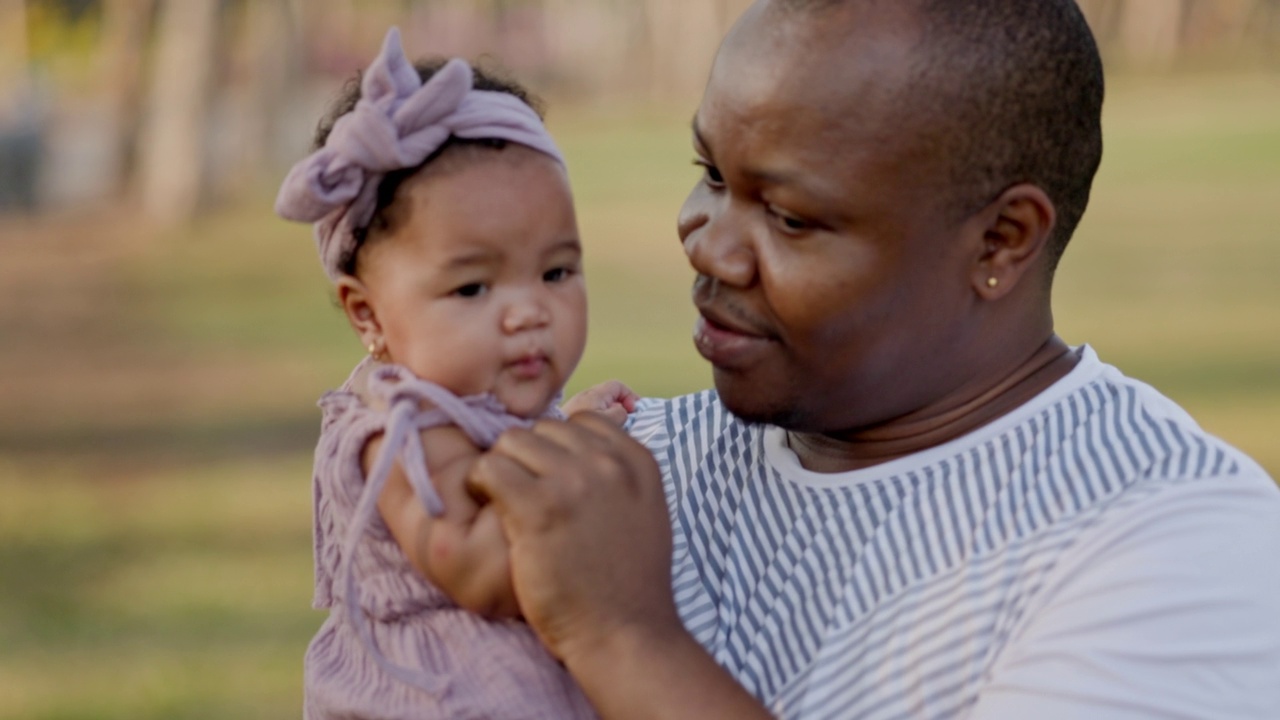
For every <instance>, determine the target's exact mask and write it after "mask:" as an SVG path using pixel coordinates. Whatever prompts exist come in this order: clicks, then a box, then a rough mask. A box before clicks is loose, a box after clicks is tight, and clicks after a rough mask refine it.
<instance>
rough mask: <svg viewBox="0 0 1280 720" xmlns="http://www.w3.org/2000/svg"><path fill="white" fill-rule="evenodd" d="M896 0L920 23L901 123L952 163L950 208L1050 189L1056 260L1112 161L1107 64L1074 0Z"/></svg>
mask: <svg viewBox="0 0 1280 720" xmlns="http://www.w3.org/2000/svg"><path fill="white" fill-rule="evenodd" d="M865 1H866V0H781V2H782V4H783V5H784V6H787V7H789V8H791V9H795V10H806V9H820V8H822V7H832V6H838V5H842V4H845V3H850V2H865ZM896 1H897V2H912V3H913V4H914V8H913V9H914V10H915V15H916V19H917V21H918V22H919V29H920V31H921V32H920V46H919V47H918V48H916V50H917V57H919V58H920V60H919V65H918V67H916V68H913V69H912V70H913V72H912V73H911V75H910V76H911V77H912V82H911V85H910V86H909V87H907V88H904V91H905V92H903V93H902V102H903V103H904V105H903V108H902V110H901V115H900V116H899V119H900V120H901V121H902V122H903V124H904V126H907V127H911V128H913V129H915V130H917V131H919V132H920V133H922V134H923V136H924V137H923V138H922V139H923V140H924V141H926V142H928V143H929V147H932V148H937V149H938V151H939V154H940V156H941V157H940V158H939V160H941V161H943V162H945V163H946V165H945V167H944V168H942V169H941V172H942V173H943V176H944V177H945V178H947V181H948V182H947V187H946V188H945V189H944V190H943V193H944V198H943V200H944V203H945V205H946V207H947V208H948V209H950V210H952V211H954V212H955V213H956V214H957V216H958V217H964V216H967V215H968V214H970V213H972V212H975V211H977V210H979V209H981V208H982V207H984V206H986V204H988V203H989V202H991V201H992V200H994V199H995V198H996V197H997V196H998V195H999V194H1000V193H1001V192H1003V191H1004V190H1006V189H1008V188H1009V187H1011V186H1013V185H1015V184H1017V183H1021V182H1027V183H1032V184H1034V185H1036V186H1038V187H1040V188H1041V189H1043V190H1044V191H1045V192H1046V193H1047V194H1048V195H1049V197H1050V199H1051V200H1052V201H1053V203H1054V205H1055V207H1056V208H1057V211H1058V219H1057V225H1056V227H1055V229H1054V231H1053V235H1052V237H1051V238H1050V239H1049V244H1048V248H1047V250H1048V252H1049V267H1050V269H1052V268H1054V267H1056V266H1057V262H1058V260H1059V258H1061V256H1062V252H1063V250H1064V249H1065V248H1066V245H1067V242H1068V240H1070V239H1071V235H1072V233H1074V232H1075V229H1076V225H1077V224H1079V222H1080V218H1081V216H1083V215H1084V210H1085V206H1086V205H1087V204H1088V202H1089V190H1090V188H1091V186H1092V184H1093V177H1094V174H1095V173H1096V172H1097V169H1098V164H1099V162H1101V159H1102V127H1101V115H1102V98H1103V89H1104V84H1103V76H1102V60H1101V58H1100V57H1099V55H1098V47H1097V44H1096V43H1095V42H1094V38H1093V33H1092V32H1091V31H1090V29H1089V25H1088V23H1087V22H1086V21H1085V18H1084V15H1083V14H1082V13H1081V12H1080V9H1079V7H1078V6H1077V5H1076V3H1075V0H896Z"/></svg>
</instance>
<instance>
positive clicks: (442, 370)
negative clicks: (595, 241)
mask: <svg viewBox="0 0 1280 720" xmlns="http://www.w3.org/2000/svg"><path fill="white" fill-rule="evenodd" d="M396 202H397V203H406V204H407V208H405V209H406V210H408V212H409V214H408V215H407V216H405V217H406V219H405V220H403V221H402V222H401V223H400V224H399V226H398V227H395V228H394V232H393V233H392V234H391V235H390V236H389V237H386V238H383V239H381V240H379V241H377V242H375V243H372V244H371V245H370V246H369V247H368V248H366V250H367V251H368V257H367V258H366V259H367V263H366V264H365V266H364V267H365V268H366V270H365V271H364V272H362V275H363V276H364V277H363V279H364V281H365V285H366V287H367V288H368V292H369V296H370V301H371V302H370V304H371V305H372V306H373V309H374V312H375V313H376V314H377V317H378V321H379V323H380V324H381V326H382V332H383V337H384V338H385V340H386V346H387V352H388V354H389V355H390V359H391V361H392V362H395V363H398V364H401V365H404V366H405V367H407V368H409V369H410V370H412V371H413V373H414V374H415V375H417V376H418V377H420V378H423V379H424V380H429V381H431V382H434V383H437V384H439V385H442V386H444V387H446V388H448V389H449V390H451V391H452V392H454V393H455V394H458V395H473V394H479V393H493V394H494V395H495V396H497V398H498V399H499V400H500V401H502V403H503V404H504V405H506V407H507V410H508V411H510V412H512V413H514V414H516V415H519V416H522V417H535V416H537V415H539V414H541V413H542V412H543V411H545V410H546V408H547V407H548V406H549V405H550V403H551V402H552V400H553V399H554V398H555V396H556V395H557V393H559V392H560V389H561V388H562V387H563V386H564V384H565V382H566V381H567V380H568V379H569V375H570V374H572V373H573V370H574V368H575V367H576V366H577V364H578V360H579V359H581V357H582V349H583V346H584V344H585V342H586V333H587V298H586V286H585V283H584V281H583V277H582V248H581V245H580V243H579V240H578V225H577V220H576V219H575V217H574V211H573V201H572V198H571V196H570V193H569V184H568V180H567V178H566V177H565V173H564V170H563V168H561V166H560V165H559V164H557V163H556V162H554V161H553V160H551V159H550V158H548V157H546V156H544V155H542V154H540V153H537V152H535V151H533V150H529V149H527V148H524V147H522V146H517V145H511V146H508V147H507V148H505V149H504V150H502V151H501V152H496V153H492V154H491V155H490V154H488V153H485V154H483V155H480V154H477V156H476V157H473V158H468V159H466V160H465V161H464V162H462V163H460V164H458V165H457V166H455V167H450V168H449V169H447V170H444V171H442V172H426V173H423V174H421V175H419V176H417V177H414V178H412V179H410V180H409V181H407V182H406V184H405V185H404V186H403V187H402V188H401V191H400V196H399V198H398V199H397V201H396Z"/></svg>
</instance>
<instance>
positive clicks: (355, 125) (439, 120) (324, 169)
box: [276, 27, 564, 280]
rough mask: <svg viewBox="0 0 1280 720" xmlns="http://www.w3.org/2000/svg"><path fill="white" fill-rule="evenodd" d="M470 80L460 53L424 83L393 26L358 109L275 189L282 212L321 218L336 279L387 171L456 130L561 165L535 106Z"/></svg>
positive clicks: (323, 251) (321, 245)
mask: <svg viewBox="0 0 1280 720" xmlns="http://www.w3.org/2000/svg"><path fill="white" fill-rule="evenodd" d="M472 81H473V76H472V72H471V66H470V65H468V64H467V63H466V61H464V60H459V59H456V58H455V59H453V60H450V61H449V62H448V63H446V64H445V66H444V67H442V68H440V70H439V71H437V72H436V73H435V75H433V76H432V77H431V79H430V80H428V81H427V82H426V83H425V84H424V83H423V82H422V80H421V78H420V77H419V76H418V71H417V70H415V69H414V67H413V64H412V63H410V62H409V60H408V58H406V57H405V55H404V50H403V49H402V48H401V46H400V31H399V30H397V29H396V28H394V27H393V28H391V29H390V30H388V31H387V37H386V39H385V40H383V43H382V52H381V53H380V54H379V55H378V57H377V59H375V60H374V61H373V64H371V65H370V66H369V69H368V70H366V71H365V73H364V77H363V78H362V79H361V81H360V101H359V102H358V103H356V106H355V109H354V110H352V111H351V112H350V113H348V114H346V115H343V116H342V117H341V118H339V119H338V121H337V122H335V123H334V125H333V130H332V131H331V132H330V133H329V137H328V139H327V140H326V141H325V144H324V147H322V148H320V149H319V150H317V151H315V152H314V153H312V154H311V155H309V156H307V157H306V158H304V159H303V160H302V161H300V162H299V163H298V164H297V165H294V166H293V169H292V170H290V171H289V175H288V176H287V177H286V178H285V179H284V183H283V184H282V185H281V186H280V194H279V195H278V196H277V197H276V213H277V214H278V215H280V216H281V217H283V218H285V219H287V220H297V221H299V222H314V223H316V226H315V235H316V246H317V248H318V249H319V251H320V261H321V263H323V264H324V269H325V273H326V274H328V276H329V279H330V280H337V279H338V278H339V277H340V276H341V275H342V267H341V266H342V260H343V258H344V257H347V256H349V255H350V253H351V252H353V251H354V250H355V247H356V238H355V234H354V233H355V231H356V230H357V229H359V228H361V227H364V226H365V225H367V224H368V223H369V221H370V220H371V219H372V218H373V212H374V209H375V206H376V203H377V191H378V183H379V182H381V180H382V178H383V176H384V175H386V174H387V173H388V172H391V171H393V170H400V169H403V168H410V167H414V166H416V165H418V164H419V163H421V162H422V161H423V160H426V159H427V157H429V156H430V155H431V154H432V153H434V152H435V151H436V150H437V149H439V148H440V146H441V145H443V144H444V143H445V141H447V140H448V139H449V137H450V136H451V135H452V136H455V137H459V138H468V139H481V138H494V139H501V140H508V141H511V142H515V143H519V144H521V145H525V146H527V147H530V148H533V149H534V150H538V151H540V152H543V153H546V154H547V155H550V156H551V157H552V158H554V159H555V160H556V161H557V162H559V163H560V164H561V165H563V164H564V157H563V156H561V155H560V151H559V150H558V149H557V148H556V145H555V142H554V141H552V139H551V136H550V135H549V134H548V133H547V130H546V128H545V127H544V126H543V124H542V119H541V118H539V117H538V114H537V113H536V112H534V110H533V108H531V107H529V106H528V105H526V104H525V103H524V102H523V101H522V100H520V98H517V97H515V96H514V95H511V94H508V93H504V92H492V91H487V90H475V89H473V88H472Z"/></svg>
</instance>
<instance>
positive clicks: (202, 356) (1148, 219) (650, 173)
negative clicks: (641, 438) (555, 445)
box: [0, 78, 1280, 720]
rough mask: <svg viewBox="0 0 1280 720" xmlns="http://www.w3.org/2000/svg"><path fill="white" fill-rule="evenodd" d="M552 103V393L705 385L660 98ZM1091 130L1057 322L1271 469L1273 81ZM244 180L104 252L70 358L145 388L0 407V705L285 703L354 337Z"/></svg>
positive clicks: (1141, 86) (1277, 452) (678, 186)
mask: <svg viewBox="0 0 1280 720" xmlns="http://www.w3.org/2000/svg"><path fill="white" fill-rule="evenodd" d="M552 118H553V123H554V130H555V131H556V132H557V134H558V137H559V138H560V140H561V141H562V143H563V145H564V148H565V151H566V153H567V154H568V156H569V159H570V162H571V166H572V168H573V171H572V174H573V180H574V184H575V188H576V192H577V196H578V199H579V202H580V213H581V223H582V227H583V232H584V236H585V238H586V245H587V267H588V282H589V286H590V293H591V303H592V319H591V339H590V342H589V348H588V351H587V355H586V357H585V359H584V361H583V364H582V366H581V368H580V371H579V373H578V375H577V377H575V379H574V381H573V384H572V385H571V387H570V389H571V390H572V389H575V388H580V387H582V386H584V385H587V384H590V383H593V382H596V381H599V380H602V379H605V378H609V377H618V378H621V379H623V380H626V381H627V382H629V383H631V384H632V385H633V386H634V387H636V388H637V389H638V390H640V391H641V392H642V393H644V394H651V395H671V394H675V393H679V392H684V391H688V390H692V389H696V388H700V387H705V386H706V385H707V384H708V383H709V373H708V371H707V368H706V367H705V364H704V363H703V362H702V361H701V360H699V359H698V358H697V356H696V354H695V353H694V352H693V349H692V347H691V343H690V341H689V333H690V328H691V325H692V322H693V317H694V316H693V312H692V310H691V308H690V306H689V303H688V295H687V293H688V287H689V281H690V278H691V276H690V273H689V271H688V269H687V267H686V265H685V262H684V259H683V256H682V253H681V251H680V248H679V246H678V244H677V242H676V239H675V231H674V225H675V220H674V218H675V215H676V212H677V210H678V208H679V205H680V203H681V201H682V199H683V197H684V193H685V192H686V190H687V188H688V187H689V186H690V185H691V184H692V182H693V181H694V180H695V178H696V176H697V173H696V171H695V170H694V169H693V168H692V167H690V166H689V159H690V157H691V151H690V150H689V142H688V128H687V123H688V121H687V112H683V113H674V114H669V115H657V116H649V117H646V118H614V119H601V118H598V117H597V118H593V117H589V116H585V115H572V114H569V115H567V116H565V117H563V118H560V117H559V116H558V115H555V114H553V116H552ZM1106 133H1107V150H1106V157H1105V159H1104V163H1103V168H1102V171H1101V174H1100V176H1099V179H1098V183H1097V186H1096V189H1095V193H1094V200H1093V203H1092V206H1091V209H1090V211H1089V214H1088V215H1087V217H1086V220H1085V222H1084V224H1083V225H1082V227H1081V229H1080V231H1079V233H1078V235H1077V238H1076V239H1075V240H1074V241H1073V246H1072V247H1071V248H1070V250H1069V251H1068V254H1067V257H1066V259H1065V260H1064V263H1063V266H1062V268H1061V270H1060V272H1059V282H1058V290H1057V298H1056V308H1057V318H1058V324H1059V327H1060V329H1061V332H1062V334H1063V335H1064V336H1065V337H1066V338H1067V339H1068V340H1069V341H1071V342H1088V343H1090V344H1092V345H1093V346H1094V347H1095V348H1097V350H1098V351H1099V353H1100V354H1101V355H1102V356H1103V358H1104V359H1106V360H1109V361H1111V362H1113V363H1114V364H1116V365H1118V366H1119V367H1120V368H1121V369H1122V370H1124V371H1125V372H1126V373H1128V374H1130V375H1132V376H1135V377H1138V378H1141V379H1143V380H1146V381H1148V382H1150V383H1152V384H1153V385H1155V386H1156V387H1157V388H1159V389H1160V390H1162V391H1163V392H1165V393H1166V394H1168V395H1170V396H1171V397H1173V398H1174V399H1175V400H1177V401H1179V402H1180V403H1182V404H1183V405H1184V406H1186V407H1187V408H1188V409H1189V410H1190V411H1191V412H1192V413H1193V414H1194V415H1195V416H1196V417H1197V418H1198V419H1199V420H1200V421H1201V423H1202V424H1203V425H1204V426H1205V427H1206V428H1208V429H1210V430H1211V431H1214V432H1216V433H1219V434H1221V435H1222V436H1223V437H1225V438H1226V439H1228V440H1229V441H1231V442H1232V443H1234V444H1236V445H1238V446H1240V447H1241V448H1243V449H1245V450H1247V451H1248V452H1250V453H1252V454H1253V455H1254V456H1255V457H1256V458H1257V459H1258V460H1259V461H1261V462H1262V463H1263V464H1264V465H1265V466H1267V467H1268V468H1270V470H1271V471H1272V473H1273V474H1280V445H1277V444H1276V443H1275V442H1274V436H1275V433H1276V431H1277V430H1280V312H1277V310H1278V309H1280V282H1277V280H1276V278H1277V277H1280V241H1278V240H1277V237H1278V235H1277V232H1278V230H1277V228H1278V227H1280V211H1277V210H1276V204H1275V198H1277V197H1280V94H1277V93H1276V92H1274V80H1272V79H1267V78H1181V79H1173V80H1144V81H1143V82H1142V83H1137V82H1132V81H1130V82H1126V81H1123V80H1122V81H1118V82H1115V83H1113V87H1112V89H1111V98H1110V100H1109V102H1108V107H1107V117H1106ZM270 192H271V191H270V190H269V189H264V191H263V193H262V196H263V199H262V200H260V201H258V202H255V203H253V204H252V205H251V206H247V207H242V208H238V209H235V210H231V211H227V212H223V213H220V214H218V215H216V216H214V217H211V218H209V219H207V220H205V221H202V222H201V223H200V224H199V225H198V226H197V227H195V228H194V229H192V230H191V231H190V232H184V233H183V234H181V236H178V235H175V236H174V237H171V238H167V239H166V240H165V241H164V242H159V243H154V244H150V245H145V246H143V247H141V249H139V250H138V251H137V252H132V253H129V254H127V255H126V256H125V257H123V259H120V260H119V261H118V262H116V263H115V264H114V265H112V266H111V268H110V273H109V274H110V280H111V282H110V283H109V286H110V287H111V288H112V290H111V293H112V294H111V303H109V305H110V306H111V307H112V308H114V309H113V310H111V312H112V313H114V314H110V315H105V316H104V320H103V321H102V322H101V323H98V324H99V325H100V326H101V333H102V337H103V338H105V339H106V340H109V341H110V348H109V349H108V348H107V343H106V340H103V341H102V342H103V344H102V345H99V346H89V347H81V348H79V349H78V350H77V351H76V352H79V353H81V354H83V355H84V356H85V358H86V362H85V363H84V367H86V368H89V367H93V368H97V369H101V368H103V367H106V364H107V363H108V361H109V360H111V358H114V357H116V356H117V355H120V356H121V357H124V358H126V359H127V361H128V364H129V365H128V367H130V368H134V369H135V370H136V373H140V374H141V375H142V380H143V381H142V382H141V383H140V384H139V388H138V392H144V391H145V392H152V391H153V390H154V389H155V388H156V387H161V390H162V391H163V392H160V393H159V394H157V395H154V397H153V396H152V395H147V396H146V397H147V398H150V399H149V400H148V401H147V402H145V403H130V402H128V397H123V398H117V397H115V396H110V395H105V396H102V397H103V398H104V399H101V400H97V399H95V400H93V401H92V403H90V401H88V400H84V401H81V402H82V404H81V405H76V404H74V397H80V396H84V397H93V398H97V397H98V396H96V395H89V394H88V393H89V391H90V390H91V389H92V388H91V387H90V386H88V385H79V386H75V385H74V383H75V382H81V383H85V382H88V381H90V380H92V379H93V378H92V377H88V378H87V379H83V378H82V379H77V376H72V375H68V376H66V377H65V378H62V379H63V380H64V381H65V383H66V384H67V385H68V387H71V386H74V387H76V388H79V389H77V390H76V391H75V392H74V393H71V394H70V395H71V396H72V397H71V399H66V400H65V403H66V404H65V405H58V404H54V405H52V406H51V407H53V409H52V410H50V409H48V408H47V407H45V405H43V404H42V405H37V406H32V410H31V412H30V413H27V414H21V413H17V412H16V411H12V410H10V411H8V412H9V414H8V415H5V414H4V412H5V411H0V498H3V502H0V578H3V580H2V581H0V582H3V590H2V591H0V720H9V719H14V720H16V719H18V718H21V719H22V720H54V719H59V720H71V719H77V720H87V719H89V718H94V719H98V718H101V719H108V718H134V719H136V718H157V719H158V718H280V717H297V716H298V714H299V708H300V693H301V688H300V686H301V681H300V677H301V657H302V653H303V651H304V649H305V646H306V643H307V640H308V639H309V637H310V635H311V633H312V632H314V629H315V628H316V627H317V626H318V624H319V622H320V620H321V616H320V614H319V613H316V612H313V611H311V610H310V609H309V601H310V592H311V558H310V552H311V550H310V534H309V533H310V530H309V522H310V492H309V487H308V485H309V479H310V471H309V466H310V457H309V452H310V448H309V446H310V443H311V442H312V440H313V438H314V432H315V423H316V421H317V419H318V416H317V413H316V411H315V409H314V406H313V403H314V399H315V397H316V396H317V395H318V394H319V393H320V392H321V391H322V390H323V389H325V388H327V387H331V386H333V385H335V384H337V383H338V382H340V381H341V379H342V377H343V376H344V374H345V372H346V371H347V369H348V368H349V367H350V366H351V365H352V364H353V362H354V361H355V360H356V359H357V358H358V357H360V354H361V349H360V348H359V347H358V344H357V343H356V341H355V340H354V339H353V338H352V337H351V334H350V332H349V331H348V330H347V328H346V327H345V322H344V321H343V320H342V318H341V316H340V315H339V314H338V312H337V311H336V310H335V309H334V308H333V307H332V306H331V303H330V301H329V298H328V289H327V286H326V284H325V282H324V280H323V277H322V275H321V273H320V272H319V267H318V264H317V261H316V259H315V255H314V250H313V247H312V243H311V239H310V236H309V231H308V229H306V228H303V227H296V226H291V225H287V224H285V223H282V222H278V221H275V220H273V219H271V218H270V216H269V206H268V203H267V200H266V198H267V197H269V195H270ZM104 307H105V305H104ZM103 312H106V310H104V311H103ZM0 320H3V318H0ZM0 327H4V326H3V323H0ZM12 327H18V326H17V325H12ZM49 337H51V335H50V336H48V337H46V336H42V335H32V336H30V337H27V338H25V339H24V340H23V341H22V342H20V343H18V342H15V343H13V344H11V345H8V346H3V345H2V344H0V360H4V357H3V356H4V354H5V353H14V352H18V350H19V349H21V350H22V351H24V352H30V353H35V355H36V356H37V358H38V359H39V360H40V361H45V360H49V361H52V360H54V359H55V354H56V352H58V348H59V347H61V346H56V347H55V345H54V344H53V341H52V340H51V339H49ZM67 342H70V341H67ZM95 342H96V341H95ZM74 367H80V366H74ZM126 369H127V368H126ZM113 372H114V371H113ZM166 383H167V384H166ZM51 387H52V385H51ZM113 398H114V399H113ZM60 402H62V401H60ZM93 403H97V404H93ZM112 403H114V404H112ZM42 408H43V409H42ZM37 410H38V411H39V412H36V411H37ZM6 433H7V434H8V435H7V437H8V442H7V444H6ZM5 448H8V451H6V450H5Z"/></svg>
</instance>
